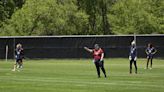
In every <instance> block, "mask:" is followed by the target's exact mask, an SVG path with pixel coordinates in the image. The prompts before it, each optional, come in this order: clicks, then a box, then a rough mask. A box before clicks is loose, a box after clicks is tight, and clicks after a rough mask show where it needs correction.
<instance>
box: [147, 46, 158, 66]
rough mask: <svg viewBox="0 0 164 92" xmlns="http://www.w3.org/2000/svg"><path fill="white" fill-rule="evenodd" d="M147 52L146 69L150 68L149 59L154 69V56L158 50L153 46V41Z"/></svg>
mask: <svg viewBox="0 0 164 92" xmlns="http://www.w3.org/2000/svg"><path fill="white" fill-rule="evenodd" d="M145 52H146V54H147V65H146V68H145V69H148V65H149V61H150V62H151V63H150V69H152V64H153V56H154V54H155V53H156V52H157V50H156V49H155V48H154V47H153V45H152V44H151V43H149V44H148V46H147V48H146V50H145Z"/></svg>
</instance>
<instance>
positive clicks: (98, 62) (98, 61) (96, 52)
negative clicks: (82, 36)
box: [84, 44, 107, 78]
mask: <svg viewBox="0 0 164 92" xmlns="http://www.w3.org/2000/svg"><path fill="white" fill-rule="evenodd" d="M84 49H85V50H86V51H88V52H90V53H92V54H93V58H94V59H93V61H94V64H95V66H96V70H97V75H98V78H100V68H101V70H102V72H103V73H104V76H105V78H106V77H107V76H106V72H105V68H104V60H103V59H104V51H103V50H102V49H101V48H100V47H99V45H98V44H95V45H94V49H89V48H87V47H84Z"/></svg>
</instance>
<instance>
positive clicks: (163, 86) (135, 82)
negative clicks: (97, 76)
mask: <svg viewBox="0 0 164 92" xmlns="http://www.w3.org/2000/svg"><path fill="white" fill-rule="evenodd" d="M0 79H1V80H4V78H0ZM9 79H10V80H14V81H28V82H29V81H30V82H50V83H63V85H66V83H69V84H77V85H79V84H80V85H82V84H83V85H114V86H118V85H119V86H125V85H126V86H135V87H137V86H138V87H152V88H164V85H154V84H151V83H152V82H150V83H149V82H146V83H149V84H144V83H143V82H142V81H119V82H113V81H111V82H110V81H109V82H93V81H90V82H86V81H83V80H63V79H59V78H57V79H55V78H52V79H39V78H37V79H36V78H35V79H34V78H31V79H30V78H28V79H27V78H25V79H20V78H17V79H15V78H9ZM100 81H101V80H100Z"/></svg>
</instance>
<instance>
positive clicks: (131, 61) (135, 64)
mask: <svg viewBox="0 0 164 92" xmlns="http://www.w3.org/2000/svg"><path fill="white" fill-rule="evenodd" d="M133 63H134V66H135V73H137V63H136V61H135V60H134V59H132V60H130V74H131V73H132V64H133Z"/></svg>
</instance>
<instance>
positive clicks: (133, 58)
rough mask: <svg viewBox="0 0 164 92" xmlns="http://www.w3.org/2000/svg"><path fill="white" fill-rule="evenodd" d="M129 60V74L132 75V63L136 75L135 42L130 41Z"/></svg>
mask: <svg viewBox="0 0 164 92" xmlns="http://www.w3.org/2000/svg"><path fill="white" fill-rule="evenodd" d="M129 60H130V74H132V64H133V63H134V66H135V73H136V74H137V49H136V44H135V41H132V43H131V48H130V53H129Z"/></svg>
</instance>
